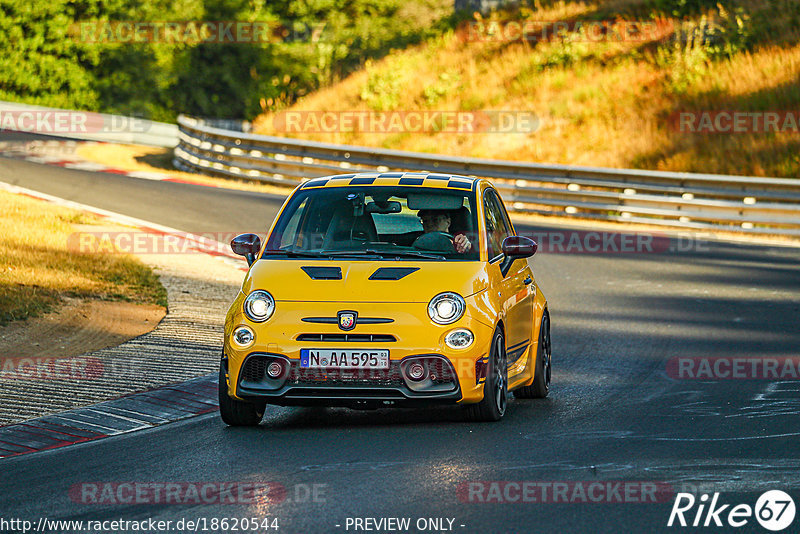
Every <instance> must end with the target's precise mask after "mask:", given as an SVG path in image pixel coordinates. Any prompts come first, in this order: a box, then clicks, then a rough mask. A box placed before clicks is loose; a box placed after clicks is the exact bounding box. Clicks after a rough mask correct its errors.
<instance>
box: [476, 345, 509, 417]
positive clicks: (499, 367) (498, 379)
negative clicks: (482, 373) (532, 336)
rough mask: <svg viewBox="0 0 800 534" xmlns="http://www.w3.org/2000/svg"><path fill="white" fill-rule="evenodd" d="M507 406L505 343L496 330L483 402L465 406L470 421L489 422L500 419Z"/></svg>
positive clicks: (490, 353)
mask: <svg viewBox="0 0 800 534" xmlns="http://www.w3.org/2000/svg"><path fill="white" fill-rule="evenodd" d="M507 404H508V368H507V365H506V341H505V338H503V333H502V332H501V331H500V330H498V331H497V332H495V334H494V337H493V338H492V346H491V348H490V350H489V368H488V369H487V372H486V382H484V384H483V400H482V401H481V402H479V403H477V404H470V405H468V406H467V414H468V417H469V418H470V419H471V420H472V421H478V422H491V421H499V420H500V419H502V417H503V414H505V413H506V405H507Z"/></svg>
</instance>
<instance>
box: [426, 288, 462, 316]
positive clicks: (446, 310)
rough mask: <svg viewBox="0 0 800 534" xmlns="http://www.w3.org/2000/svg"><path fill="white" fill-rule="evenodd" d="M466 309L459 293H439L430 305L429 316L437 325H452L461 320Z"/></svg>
mask: <svg viewBox="0 0 800 534" xmlns="http://www.w3.org/2000/svg"><path fill="white" fill-rule="evenodd" d="M466 308H467V305H466V303H465V302H464V299H463V298H462V297H461V295H459V294H458V293H439V294H438V295H436V296H435V297H433V298H432V299H431V302H430V304H428V315H429V316H430V318H431V321H433V322H434V323H436V324H451V323H454V322H456V321H458V320H459V319H461V316H462V315H464V310H466Z"/></svg>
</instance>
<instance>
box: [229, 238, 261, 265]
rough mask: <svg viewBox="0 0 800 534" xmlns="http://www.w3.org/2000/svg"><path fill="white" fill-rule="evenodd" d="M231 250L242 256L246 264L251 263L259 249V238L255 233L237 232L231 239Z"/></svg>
mask: <svg viewBox="0 0 800 534" xmlns="http://www.w3.org/2000/svg"><path fill="white" fill-rule="evenodd" d="M231 250H233V253H234V254H238V255H239V256H244V257H245V258H246V259H247V265H253V263H254V262H255V261H256V254H258V251H259V250H261V239H260V238H259V237H258V236H257V235H256V234H239V235H237V236H236V237H234V238H233V239H231Z"/></svg>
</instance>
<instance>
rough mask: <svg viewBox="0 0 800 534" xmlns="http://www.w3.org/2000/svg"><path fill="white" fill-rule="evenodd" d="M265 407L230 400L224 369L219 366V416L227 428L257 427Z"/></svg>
mask: <svg viewBox="0 0 800 534" xmlns="http://www.w3.org/2000/svg"><path fill="white" fill-rule="evenodd" d="M264 408H265V405H263V404H262V405H257V404H254V403H252V402H245V401H240V400H237V399H232V398H231V397H230V396H229V395H228V380H227V379H226V378H225V369H223V367H222V363H220V365H219V414H220V416H221V417H222V420H223V421H224V422H225V424H226V425H229V426H258V424H259V423H260V422H261V419H262V418H263V417H264Z"/></svg>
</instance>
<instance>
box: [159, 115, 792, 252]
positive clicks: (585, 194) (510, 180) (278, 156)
mask: <svg viewBox="0 0 800 534" xmlns="http://www.w3.org/2000/svg"><path fill="white" fill-rule="evenodd" d="M178 126H179V130H180V131H179V133H178V139H179V142H178V146H177V147H175V151H174V160H173V161H174V164H175V166H176V167H178V168H180V169H183V170H186V171H190V172H200V173H204V174H211V175H217V176H222V177H228V178H239V179H243V178H244V179H250V180H257V181H261V182H265V183H270V184H275V185H280V186H287V187H294V186H296V185H297V184H299V183H301V182H303V181H305V180H308V179H310V178H315V177H319V176H326V175H330V174H340V173H349V172H376V171H377V172H386V171H389V170H412V171H431V172H440V173H447V174H460V175H467V176H480V177H486V178H490V179H492V180H493V182H494V184H495V186H496V187H497V188H498V189H499V190H500V191H501V192H502V193H503V198H504V199H505V201H506V204H507V205H508V207H509V209H510V210H511V211H514V212H518V213H533V214H542V215H559V216H567V217H573V218H582V219H599V220H606V221H618V222H630V223H646V224H652V225H661V226H669V227H678V228H685V229H715V230H726V231H734V232H742V233H749V234H782V235H790V236H800V179H787V178H756V177H746V176H726V175H715V174H690V173H675V172H661V171H644V170H633V169H607V168H592V167H574V166H568V165H542V164H532V163H521V162H514V161H499V160H498V161H496V160H488V159H477V158H459V157H452V156H442V155H436V154H424V153H417V152H403V151H399V150H386V149H378V148H367V147H360V146H350V145H332V144H325V143H317V142H311V141H301V140H297V139H290V138H284V137H270V136H264V135H254V134H250V133H245V132H246V130H248V129H249V128H248V126H249V125H247V124H246V123H244V127H241V128H239V129H240V130H243V131H233V130H231V129H223V128H220V127H218V126H220V124H218V123H214V122H207V121H203V120H200V119H195V118H190V117H185V116H180V117H179V118H178ZM224 126H225V127H227V128H230V127H231V125H230V121H226V123H225V125H224Z"/></svg>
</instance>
